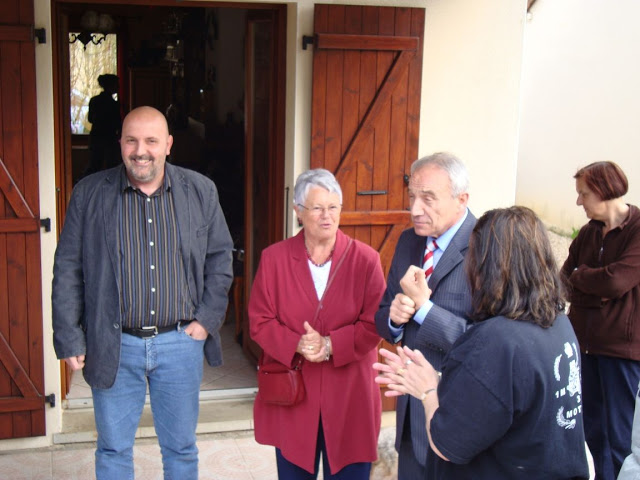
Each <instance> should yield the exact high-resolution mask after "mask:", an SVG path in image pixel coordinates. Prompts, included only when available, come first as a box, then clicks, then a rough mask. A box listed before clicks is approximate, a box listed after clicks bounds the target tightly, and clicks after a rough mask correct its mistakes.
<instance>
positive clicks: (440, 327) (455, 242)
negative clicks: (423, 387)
mask: <svg viewBox="0 0 640 480" xmlns="http://www.w3.org/2000/svg"><path fill="white" fill-rule="evenodd" d="M475 224H476V217H474V216H473V214H472V213H471V212H469V214H468V215H467V218H466V219H465V221H464V222H463V223H462V225H461V226H460V229H459V230H458V232H457V233H456V234H455V235H454V237H453V238H452V239H451V243H449V246H448V247H447V249H446V250H445V251H444V253H443V254H442V257H441V258H440V260H439V261H438V264H437V265H436V267H435V269H434V271H433V274H432V275H431V278H429V288H431V301H432V302H433V304H434V305H433V307H432V308H431V310H430V311H429V313H428V314H427V316H426V318H425V319H424V322H423V323H422V325H419V324H418V323H417V322H414V321H413V320H412V321H409V322H408V323H407V324H405V327H404V335H403V337H402V344H403V345H406V346H408V347H409V348H412V349H416V348H417V349H419V350H420V351H421V352H422V353H423V355H424V356H425V358H426V359H427V360H428V361H429V362H430V363H431V364H432V365H433V367H434V368H435V369H436V370H440V368H441V365H442V360H443V359H444V356H445V354H446V353H447V352H448V351H449V350H450V349H451V346H452V345H453V343H454V342H455V341H456V340H457V339H458V337H460V335H462V334H463V333H464V332H465V331H466V329H467V326H468V321H467V317H468V314H469V313H470V312H471V291H470V289H469V285H468V282H467V277H466V274H465V271H464V256H465V254H466V253H467V249H468V246H469V237H470V235H471V232H472V231H473V227H474V226H475ZM425 247H426V238H425V237H421V236H419V235H416V233H415V231H414V230H413V228H410V229H408V230H405V231H404V232H402V235H400V239H399V240H398V244H397V245H396V250H395V253H394V255H393V260H392V262H391V268H390V270H389V275H388V278H387V289H386V291H385V293H384V296H383V297H382V301H381V303H380V309H379V310H378V312H377V313H376V328H377V330H378V333H379V334H380V336H381V337H383V338H384V339H385V340H387V341H388V342H391V343H394V339H393V338H392V337H391V332H390V331H389V308H390V306H391V302H392V301H393V299H394V298H395V296H396V294H398V293H401V292H402V289H401V288H400V279H401V278H402V277H403V276H404V274H405V273H406V272H407V269H408V268H409V266H410V265H417V266H419V267H420V268H422V260H423V256H424V250H425ZM409 402H411V405H410V408H409V412H410V415H411V423H410V425H411V440H412V444H413V450H414V453H415V455H416V458H417V459H418V460H419V462H420V463H421V464H422V465H424V464H425V462H426V458H427V450H428V449H429V440H428V438H427V431H426V428H425V425H426V418H425V415H424V408H423V407H422V404H421V402H420V400H418V399H417V398H414V397H412V396H410V395H403V396H401V397H398V403H397V407H396V432H397V433H396V448H399V446H400V441H401V439H402V433H403V428H404V422H405V415H406V414H407V404H408V403H409Z"/></svg>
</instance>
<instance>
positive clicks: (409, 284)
mask: <svg viewBox="0 0 640 480" xmlns="http://www.w3.org/2000/svg"><path fill="white" fill-rule="evenodd" d="M400 288H402V292H403V293H404V294H405V295H406V296H407V297H409V298H411V300H413V303H414V304H415V306H414V308H415V309H416V310H420V307H422V305H424V304H425V303H426V302H427V300H429V299H430V298H431V289H430V288H429V286H428V285H427V279H426V278H425V275H424V270H422V269H421V268H418V267H416V266H415V265H411V266H410V267H409V268H408V269H407V273H405V274H404V277H402V278H401V279H400Z"/></svg>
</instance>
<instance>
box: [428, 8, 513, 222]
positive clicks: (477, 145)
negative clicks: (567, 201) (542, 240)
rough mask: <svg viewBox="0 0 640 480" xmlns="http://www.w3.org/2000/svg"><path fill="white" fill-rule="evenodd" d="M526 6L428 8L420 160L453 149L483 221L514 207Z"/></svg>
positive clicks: (471, 200) (476, 209)
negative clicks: (494, 211) (486, 213)
mask: <svg viewBox="0 0 640 480" xmlns="http://www.w3.org/2000/svg"><path fill="white" fill-rule="evenodd" d="M525 13H526V2H525V1H521V0H517V1H512V0H510V1H499V0H498V1H494V0H482V1H473V2H470V1H467V0H434V1H430V2H427V15H426V32H425V51H424V70H423V78H422V82H423V90H422V95H423V97H422V106H421V110H420V111H421V118H420V155H426V154H429V153H431V152H434V151H440V150H449V151H451V152H453V153H455V154H456V155H457V156H458V157H460V159H461V160H463V161H464V162H465V163H466V165H467V167H468V169H469V175H470V177H471V195H470V200H469V205H470V208H471V209H472V211H473V212H474V213H475V214H476V215H480V214H482V213H483V212H484V211H486V210H488V209H491V208H496V207H503V206H508V205H511V204H512V203H513V202H514V201H515V187H516V185H515V178H516V162H517V147H518V141H517V138H518V115H519V105H518V97H519V89H520V72H521V64H522V42H523V29H524V22H525Z"/></svg>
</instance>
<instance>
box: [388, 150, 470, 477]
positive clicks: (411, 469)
mask: <svg viewBox="0 0 640 480" xmlns="http://www.w3.org/2000/svg"><path fill="white" fill-rule="evenodd" d="M468 190H469V180H468V175H467V170H466V168H465V166H464V164H463V163H462V162H461V161H460V160H459V159H458V158H456V157H455V156H453V155H451V154H449V153H435V154H433V155H431V156H428V157H424V158H421V159H419V160H416V161H415V162H414V163H413V165H411V179H410V181H409V201H410V210H411V219H412V221H413V228H411V229H409V230H405V231H404V232H403V233H402V235H401V236H400V239H399V240H398V244H397V246H396V250H395V253H394V256H393V261H392V263H391V268H390V270H389V276H388V279H387V290H386V292H385V294H384V297H383V298H382V301H381V303H380V309H379V310H378V312H377V314H376V328H377V330H378V333H379V334H380V336H382V337H383V338H384V339H385V340H387V341H388V342H390V343H398V342H401V343H402V344H403V345H406V346H408V347H410V348H412V349H415V348H418V349H419V350H420V351H421V352H422V353H423V354H424V356H425V358H426V359H427V360H428V361H429V362H430V363H431V364H432V365H433V366H434V368H436V369H439V368H440V365H441V363H442V360H443V358H444V356H445V354H446V353H447V352H448V351H449V349H450V348H451V346H452V345H453V343H454V342H455V341H456V339H457V338H458V337H459V336H460V335H462V333H463V332H464V331H465V330H466V328H467V326H468V321H467V318H466V317H467V315H468V313H469V312H470V310H471V292H470V289H469V286H468V283H467V279H466V275H465V272H464V256H465V254H466V252H467V247H468V243H469V236H470V235H471V231H472V230H473V227H474V225H475V223H476V218H475V217H474V216H473V214H472V213H471V212H470V211H469V210H468V208H467V202H468V199H469V193H468ZM396 449H397V450H398V454H399V458H398V479H399V480H410V479H415V478H420V479H424V478H426V471H425V465H426V459H427V452H428V450H429V441H428V438H427V431H426V419H425V414H424V409H423V407H422V404H421V402H420V400H419V399H416V398H414V397H412V396H410V395H404V396H401V397H398V403H397V408H396ZM431 454H433V453H431Z"/></svg>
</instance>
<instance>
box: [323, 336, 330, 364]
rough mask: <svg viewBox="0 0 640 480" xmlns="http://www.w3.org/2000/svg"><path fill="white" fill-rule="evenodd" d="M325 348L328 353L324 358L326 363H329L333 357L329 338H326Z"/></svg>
mask: <svg viewBox="0 0 640 480" xmlns="http://www.w3.org/2000/svg"><path fill="white" fill-rule="evenodd" d="M324 348H325V349H326V351H327V354H326V355H325V356H324V361H325V362H328V361H329V357H331V340H330V339H329V337H328V336H327V337H324Z"/></svg>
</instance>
